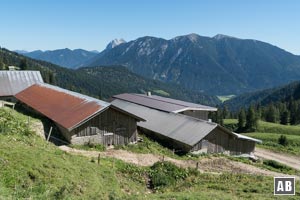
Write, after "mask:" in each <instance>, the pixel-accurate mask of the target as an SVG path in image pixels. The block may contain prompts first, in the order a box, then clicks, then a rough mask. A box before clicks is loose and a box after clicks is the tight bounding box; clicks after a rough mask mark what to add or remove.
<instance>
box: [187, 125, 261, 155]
mask: <svg viewBox="0 0 300 200" xmlns="http://www.w3.org/2000/svg"><path fill="white" fill-rule="evenodd" d="M254 149H255V142H254V141H248V140H242V139H237V138H235V137H234V136H233V135H230V134H228V133H225V132H224V131H222V130H220V129H219V128H217V129H215V130H213V131H212V132H211V133H210V134H208V135H207V136H206V137H205V138H203V139H202V140H201V141H200V142H199V143H197V144H196V145H194V146H193V148H192V149H191V152H193V151H199V152H203V153H225V154H229V155H240V154H251V153H252V152H254Z"/></svg>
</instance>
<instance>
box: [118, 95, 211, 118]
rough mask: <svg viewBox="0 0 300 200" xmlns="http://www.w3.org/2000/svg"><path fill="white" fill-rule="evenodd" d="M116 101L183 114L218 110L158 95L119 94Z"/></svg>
mask: <svg viewBox="0 0 300 200" xmlns="http://www.w3.org/2000/svg"><path fill="white" fill-rule="evenodd" d="M113 97H114V98H115V99H121V100H125V101H129V102H132V103H135V104H139V105H143V106H147V107H149V108H154V109H157V110H161V111H166V112H174V113H178V112H182V111H185V110H206V111H217V109H216V108H213V107H210V106H204V105H200V104H195V103H190V102H185V101H180V100H176V99H170V98H166V97H160V96H157V95H151V96H147V95H143V94H128V93H124V94H119V95H115V96H113Z"/></svg>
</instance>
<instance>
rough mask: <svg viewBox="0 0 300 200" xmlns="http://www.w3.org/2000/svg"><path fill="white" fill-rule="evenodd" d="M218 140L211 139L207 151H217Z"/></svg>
mask: <svg viewBox="0 0 300 200" xmlns="http://www.w3.org/2000/svg"><path fill="white" fill-rule="evenodd" d="M215 143H216V140H215V139H213V140H211V141H209V143H208V148H207V153H217V149H216V146H217V145H216V144H215Z"/></svg>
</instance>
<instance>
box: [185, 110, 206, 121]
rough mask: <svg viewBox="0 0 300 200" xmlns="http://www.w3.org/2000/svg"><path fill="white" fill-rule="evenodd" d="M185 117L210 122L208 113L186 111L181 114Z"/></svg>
mask: <svg viewBox="0 0 300 200" xmlns="http://www.w3.org/2000/svg"><path fill="white" fill-rule="evenodd" d="M181 114H183V115H188V116H191V117H195V118H198V119H203V120H206V121H207V120H208V111H202V110H186V111H183V112H181Z"/></svg>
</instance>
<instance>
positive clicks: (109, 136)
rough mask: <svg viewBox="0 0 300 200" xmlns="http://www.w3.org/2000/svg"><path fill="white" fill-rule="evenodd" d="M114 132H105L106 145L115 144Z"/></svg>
mask: <svg viewBox="0 0 300 200" xmlns="http://www.w3.org/2000/svg"><path fill="white" fill-rule="evenodd" d="M113 139H114V134H113V133H104V144H105V145H106V146H110V145H113V144H114V143H113Z"/></svg>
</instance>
